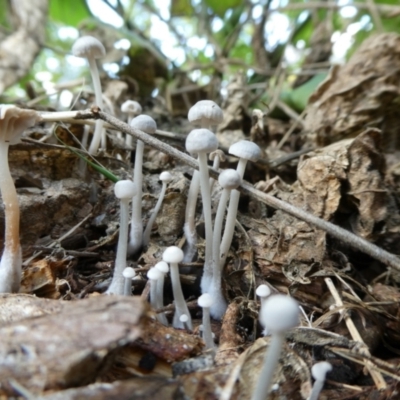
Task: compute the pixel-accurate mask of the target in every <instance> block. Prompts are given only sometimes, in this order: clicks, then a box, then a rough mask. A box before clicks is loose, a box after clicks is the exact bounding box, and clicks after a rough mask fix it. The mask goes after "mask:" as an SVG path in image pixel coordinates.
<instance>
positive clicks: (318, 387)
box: [308, 380, 325, 400]
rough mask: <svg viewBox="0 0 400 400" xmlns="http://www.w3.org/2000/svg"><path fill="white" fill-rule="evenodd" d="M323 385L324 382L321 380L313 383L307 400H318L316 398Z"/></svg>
mask: <svg viewBox="0 0 400 400" xmlns="http://www.w3.org/2000/svg"><path fill="white" fill-rule="evenodd" d="M324 383H325V381H322V380H316V381H315V382H314V385H313V388H312V391H311V395H310V397H309V398H308V400H318V396H319V394H320V393H321V390H322V388H323V387H324Z"/></svg>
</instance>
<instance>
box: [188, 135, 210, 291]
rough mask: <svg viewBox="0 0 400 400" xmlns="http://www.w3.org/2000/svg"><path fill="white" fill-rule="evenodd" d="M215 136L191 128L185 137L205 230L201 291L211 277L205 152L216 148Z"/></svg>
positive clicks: (208, 183) (208, 193)
mask: <svg viewBox="0 0 400 400" xmlns="http://www.w3.org/2000/svg"><path fill="white" fill-rule="evenodd" d="M217 148H218V140H217V137H216V136H215V135H214V133H212V132H211V131H210V130H208V129H204V128H202V129H193V130H192V131H191V132H190V133H189V135H188V136H187V138H186V150H187V151H188V152H189V153H192V154H193V153H196V154H197V157H198V161H199V172H200V191H201V198H202V200H203V211H204V222H205V231H206V255H205V263H204V273H203V277H202V280H201V288H202V292H203V293H205V292H207V291H208V289H209V286H210V284H211V278H212V264H213V263H212V255H213V252H212V246H213V229H212V217H211V194H210V182H209V174H208V165H207V153H211V152H212V151H215V150H217Z"/></svg>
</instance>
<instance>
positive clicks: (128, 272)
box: [122, 267, 136, 279]
mask: <svg viewBox="0 0 400 400" xmlns="http://www.w3.org/2000/svg"><path fill="white" fill-rule="evenodd" d="M122 276H123V277H124V278H127V279H132V278H134V277H135V276H136V272H135V270H134V269H133V268H132V267H126V268H124V270H123V271H122Z"/></svg>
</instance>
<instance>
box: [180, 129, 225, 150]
mask: <svg viewBox="0 0 400 400" xmlns="http://www.w3.org/2000/svg"><path fill="white" fill-rule="evenodd" d="M217 148H218V139H217V137H216V136H215V135H214V133H212V132H211V131H210V130H209V129H205V128H201V129H193V130H192V131H191V132H190V133H189V135H188V136H187V138H186V150H187V151H188V152H189V153H191V154H193V153H197V154H198V153H211V152H212V151H215V150H217Z"/></svg>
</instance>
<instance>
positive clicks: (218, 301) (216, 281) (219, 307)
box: [209, 189, 231, 320]
mask: <svg viewBox="0 0 400 400" xmlns="http://www.w3.org/2000/svg"><path fill="white" fill-rule="evenodd" d="M230 192H231V190H228V189H224V190H223V191H222V194H221V198H220V200H219V203H218V209H217V214H216V216H215V221H214V235H213V257H212V259H213V276H212V282H211V286H210V290H209V293H210V295H211V296H212V297H213V299H214V302H213V304H212V305H211V308H210V313H211V315H212V316H213V318H215V319H218V320H220V319H221V318H222V316H223V315H224V314H225V311H226V308H227V303H226V300H225V299H224V297H223V295H222V290H221V272H222V269H221V267H220V263H219V258H220V255H219V254H220V244H221V236H222V224H223V221H224V215H225V209H226V204H227V202H228V198H229V194H230Z"/></svg>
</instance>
